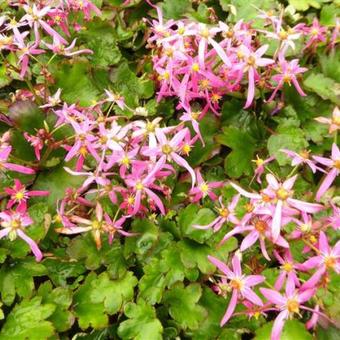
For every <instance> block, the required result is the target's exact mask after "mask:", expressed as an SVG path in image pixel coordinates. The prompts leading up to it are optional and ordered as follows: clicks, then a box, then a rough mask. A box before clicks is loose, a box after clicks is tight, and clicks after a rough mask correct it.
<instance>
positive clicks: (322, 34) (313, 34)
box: [304, 18, 327, 49]
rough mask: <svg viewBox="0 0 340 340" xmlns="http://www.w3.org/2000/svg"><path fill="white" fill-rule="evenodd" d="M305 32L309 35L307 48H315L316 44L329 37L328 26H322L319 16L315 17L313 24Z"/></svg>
mask: <svg viewBox="0 0 340 340" xmlns="http://www.w3.org/2000/svg"><path fill="white" fill-rule="evenodd" d="M304 32H305V34H307V35H308V37H309V39H308V41H307V44H306V46H305V49H307V48H311V47H314V48H315V47H316V46H315V45H317V44H318V43H320V42H325V41H326V39H327V27H324V26H321V25H320V23H319V20H318V19H317V18H314V19H313V24H312V25H311V26H310V27H306V28H305V29H304Z"/></svg>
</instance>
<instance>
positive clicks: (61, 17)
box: [0, 0, 100, 78]
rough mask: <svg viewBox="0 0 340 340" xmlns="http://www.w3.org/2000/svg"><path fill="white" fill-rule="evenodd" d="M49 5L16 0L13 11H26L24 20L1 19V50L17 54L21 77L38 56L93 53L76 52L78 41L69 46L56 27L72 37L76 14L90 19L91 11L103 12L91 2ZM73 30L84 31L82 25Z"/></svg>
mask: <svg viewBox="0 0 340 340" xmlns="http://www.w3.org/2000/svg"><path fill="white" fill-rule="evenodd" d="M45 3H46V1H36V2H35V3H34V4H33V5H31V2H30V1H19V2H14V1H13V2H12V3H11V6H13V9H23V11H24V13H25V14H24V15H23V16H22V17H21V18H20V20H17V19H16V18H15V17H14V16H11V15H9V14H4V15H2V16H0V51H4V52H12V53H14V54H15V56H16V58H17V60H18V61H17V68H16V69H14V71H20V77H21V78H23V77H25V75H26V73H27V70H28V69H29V63H30V59H34V60H36V58H35V56H36V55H39V54H43V53H46V52H53V54H54V55H62V56H66V57H71V56H74V55H78V54H81V53H92V51H91V50H88V49H83V50H74V48H75V44H76V39H74V40H73V41H72V42H71V43H70V44H69V43H68V42H67V40H66V39H65V38H63V37H62V35H61V34H60V33H58V32H57V31H56V27H58V28H60V29H61V30H62V32H63V33H64V35H66V36H67V37H70V36H71V34H70V29H69V27H70V26H71V24H70V23H69V17H70V16H71V15H72V14H74V13H77V12H81V13H83V15H84V19H85V20H89V19H90V18H91V12H93V13H95V14H98V15H99V14H100V11H99V9H98V8H97V7H96V6H95V5H94V4H92V3H91V2H90V1H87V0H66V1H63V0H60V1H50V3H51V4H50V5H49V6H48V5H46V4H45ZM72 27H73V29H74V31H79V30H80V29H81V28H82V26H81V25H80V24H79V23H78V22H75V23H74V24H73V26H72ZM31 33H33V34H31ZM44 35H45V37H44ZM8 66H10V65H8Z"/></svg>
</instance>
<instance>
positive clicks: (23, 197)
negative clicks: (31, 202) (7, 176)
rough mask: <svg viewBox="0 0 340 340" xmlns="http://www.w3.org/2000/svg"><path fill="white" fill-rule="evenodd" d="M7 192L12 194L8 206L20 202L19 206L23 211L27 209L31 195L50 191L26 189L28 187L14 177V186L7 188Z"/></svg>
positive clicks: (44, 194)
mask: <svg viewBox="0 0 340 340" xmlns="http://www.w3.org/2000/svg"><path fill="white" fill-rule="evenodd" d="M5 192H6V193H7V194H8V195H10V199H9V200H8V202H7V208H8V209H10V208H12V207H13V206H14V205H15V204H18V206H17V208H18V209H19V210H21V211H23V210H26V207H27V201H28V199H29V198H30V197H35V196H48V195H49V192H48V191H42V190H32V191H28V190H26V187H25V186H24V185H23V184H22V183H21V182H20V181H19V180H18V179H14V186H13V187H12V188H5Z"/></svg>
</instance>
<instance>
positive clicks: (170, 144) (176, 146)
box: [145, 128, 196, 187]
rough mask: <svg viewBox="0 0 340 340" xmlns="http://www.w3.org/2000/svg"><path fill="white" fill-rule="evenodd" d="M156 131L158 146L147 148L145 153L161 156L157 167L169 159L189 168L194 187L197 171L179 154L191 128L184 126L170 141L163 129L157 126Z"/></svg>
mask: <svg viewBox="0 0 340 340" xmlns="http://www.w3.org/2000/svg"><path fill="white" fill-rule="evenodd" d="M155 132H156V137H157V140H158V146H157V148H154V149H149V150H146V151H145V154H146V155H147V156H160V158H159V160H158V162H157V164H156V167H157V168H161V167H162V166H163V165H164V164H165V163H166V162H167V161H174V162H175V163H177V164H178V165H179V166H181V167H183V168H185V169H186V170H188V172H189V173H190V175H191V179H192V187H193V186H194V185H195V182H196V175H195V172H194V170H193V169H192V167H191V166H190V165H189V163H188V162H187V161H186V160H185V159H184V158H183V157H181V156H180V155H179V154H178V153H179V152H180V150H181V146H182V144H183V140H184V139H185V137H186V136H187V135H188V134H190V132H189V130H188V129H187V128H183V129H182V130H180V131H178V132H177V133H176V134H175V135H174V136H173V137H172V139H171V140H170V141H169V140H168V139H167V137H166V135H165V133H164V131H163V129H161V128H156V131H155Z"/></svg>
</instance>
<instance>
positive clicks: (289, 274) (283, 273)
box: [274, 250, 300, 291]
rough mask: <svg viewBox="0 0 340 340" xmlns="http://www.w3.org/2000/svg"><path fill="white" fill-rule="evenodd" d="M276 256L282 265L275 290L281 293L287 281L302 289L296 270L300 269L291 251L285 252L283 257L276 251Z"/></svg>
mask: <svg viewBox="0 0 340 340" xmlns="http://www.w3.org/2000/svg"><path fill="white" fill-rule="evenodd" d="M274 255H275V257H276V259H277V260H278V261H279V263H280V265H281V267H280V274H279V276H278V278H277V279H276V281H275V284H274V287H275V289H276V290H278V291H279V290H280V289H281V288H282V287H283V284H284V282H285V280H291V281H293V282H294V284H295V286H296V287H300V281H299V279H298V277H297V274H296V270H298V269H299V268H300V267H299V266H298V265H297V264H295V263H294V260H293V257H292V254H291V252H290V251H289V250H285V252H284V254H283V256H281V255H280V254H279V253H278V252H277V251H276V250H275V251H274Z"/></svg>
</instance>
